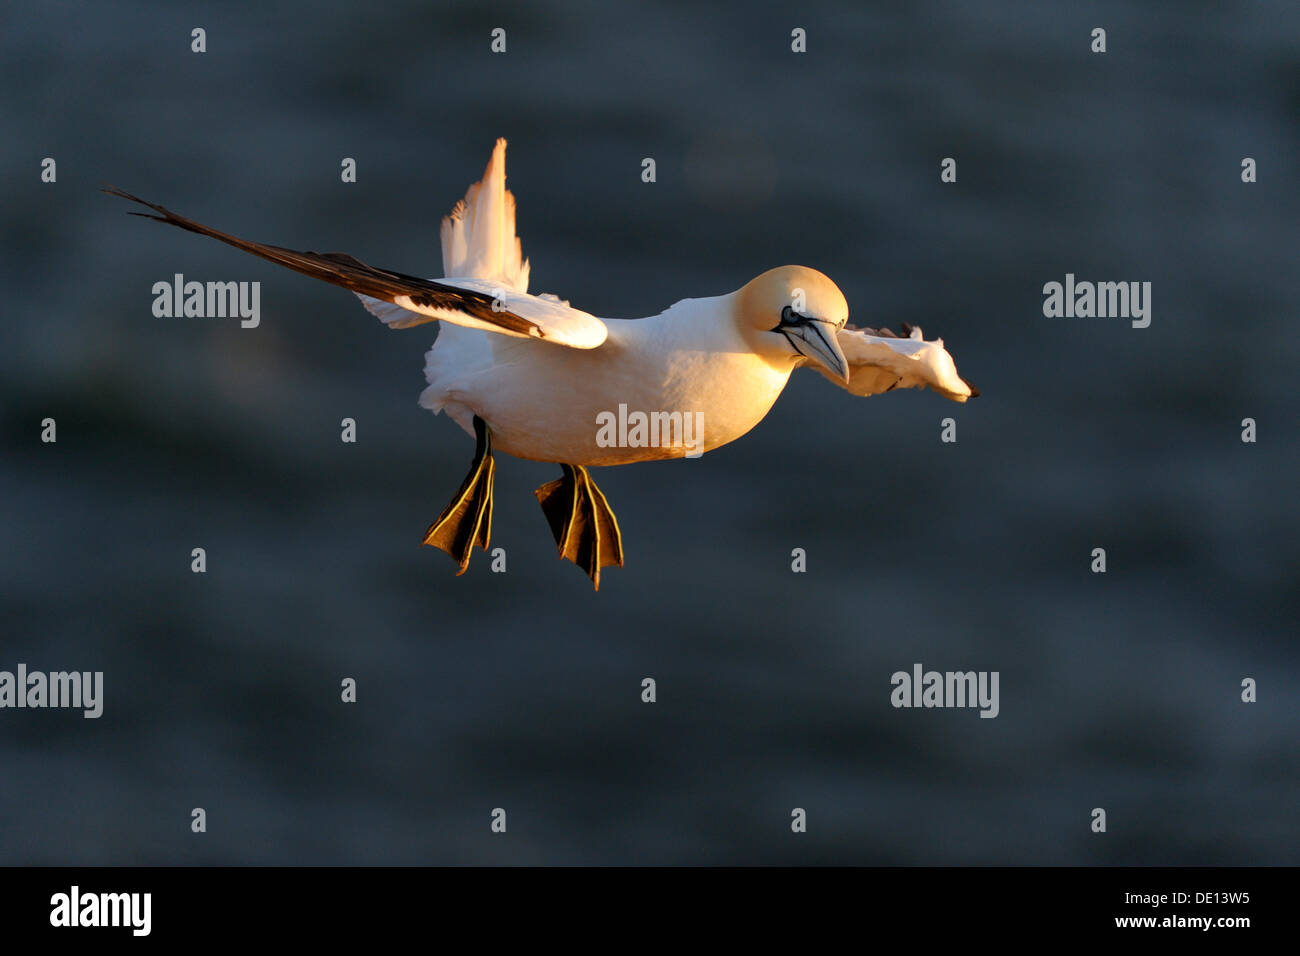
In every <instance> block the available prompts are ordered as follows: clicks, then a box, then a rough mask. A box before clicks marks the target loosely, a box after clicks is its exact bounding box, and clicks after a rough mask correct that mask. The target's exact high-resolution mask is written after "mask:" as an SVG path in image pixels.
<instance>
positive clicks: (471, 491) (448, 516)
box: [424, 415, 496, 577]
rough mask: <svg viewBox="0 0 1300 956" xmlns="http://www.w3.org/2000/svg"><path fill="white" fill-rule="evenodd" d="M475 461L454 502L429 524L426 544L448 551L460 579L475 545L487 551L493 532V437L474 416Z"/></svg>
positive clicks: (481, 421) (484, 425)
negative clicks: (457, 565) (455, 564)
mask: <svg viewBox="0 0 1300 956" xmlns="http://www.w3.org/2000/svg"><path fill="white" fill-rule="evenodd" d="M474 437H475V438H476V439H477V445H476V447H475V449H474V461H473V462H471V463H470V466H469V474H468V475H466V476H465V481H464V482H462V484H461V486H460V491H458V492H456V497H455V498H452V499H451V504H449V505H447V507H446V508H445V509H443V512H442V514H441V515H439V517H438V520H437V521H435V522H434V523H433V524H431V525H429V530H428V531H427V532H426V533H425V535H424V543H425V544H431V545H433V546H434V547H435V548H441V549H442V550H443V551H446V552H447V553H448V554H449V555H451V556H452V558H453V559H455V560H456V561H457V563H459V564H460V570H459V571H457V572H456V576H457V577H460V576H461V575H462V574H464V573H465V569H466V568H468V567H469V555H470V551H471V550H473V548H474V546H475V545H478V546H479V547H480V548H482V549H483V550H484V551H486V550H487V546H488V536H489V535H491V533H492V474H493V471H494V469H495V468H496V465H495V463H494V462H493V461H492V436H491V434H490V433H489V432H488V427H487V423H486V422H485V421H483V419H481V418H479V417H478V416H477V415H475V416H474Z"/></svg>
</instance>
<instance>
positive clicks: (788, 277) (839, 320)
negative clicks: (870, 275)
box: [736, 266, 849, 381]
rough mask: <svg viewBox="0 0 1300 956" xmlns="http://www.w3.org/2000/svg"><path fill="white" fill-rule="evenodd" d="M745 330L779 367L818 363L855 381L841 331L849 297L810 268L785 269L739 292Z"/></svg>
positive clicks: (758, 349) (756, 347) (771, 271)
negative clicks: (838, 336)
mask: <svg viewBox="0 0 1300 956" xmlns="http://www.w3.org/2000/svg"><path fill="white" fill-rule="evenodd" d="M736 305H737V318H738V321H739V324H740V327H741V332H742V334H743V335H745V337H746V339H747V340H748V341H749V342H750V344H751V346H752V347H753V348H754V350H755V351H756V352H757V353H758V354H759V355H762V356H763V357H764V358H766V359H767V360H768V361H769V362H771V363H773V364H774V365H780V364H781V363H783V362H788V363H789V364H790V367H791V368H793V367H794V366H796V365H805V364H808V363H815V364H817V365H820V366H822V367H823V368H825V369H826V370H827V371H828V372H830V373H831V374H832V375H835V376H837V377H839V378H843V379H844V380H845V381H847V380H848V377H849V364H848V362H847V361H846V360H845V358H844V353H843V352H842V351H840V346H839V343H838V342H837V341H836V339H835V336H836V333H838V332H839V330H840V329H842V328H844V324H845V323H846V322H848V320H849V304H848V302H847V301H845V298H844V293H843V292H841V291H840V290H839V287H838V286H837V285H836V284H835V283H834V282H832V281H831V280H830V278H829V277H827V276H826V275H824V274H822V273H820V272H818V271H817V270H816V269H809V268H808V267H807V266H779V267H778V268H776V269H769V270H768V271H767V272H764V273H763V274H762V275H761V276H758V277H757V278H756V279H751V280H750V281H749V282H747V283H746V284H745V285H744V287H742V288H741V289H740V290H739V291H738V292H737V293H736Z"/></svg>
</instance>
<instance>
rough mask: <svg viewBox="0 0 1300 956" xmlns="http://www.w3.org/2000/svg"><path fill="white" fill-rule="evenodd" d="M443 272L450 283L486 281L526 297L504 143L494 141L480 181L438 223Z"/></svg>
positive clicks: (525, 276) (525, 270) (524, 265)
mask: <svg viewBox="0 0 1300 956" xmlns="http://www.w3.org/2000/svg"><path fill="white" fill-rule="evenodd" d="M442 269H443V274H444V275H445V276H447V277H448V278H465V279H487V280H489V281H492V282H500V283H501V284H502V285H503V286H505V287H507V288H510V289H513V290H514V291H516V292H527V291H528V260H527V259H525V258H524V257H523V247H522V246H521V245H520V242H519V238H518V237H517V236H516V235H515V197H514V195H513V194H512V193H511V192H510V190H508V189H506V141H505V140H504V139H498V140H497V143H496V147H495V148H494V149H493V150H492V158H491V159H489V160H488V164H487V169H485V170H484V171H483V178H482V179H481V180H479V181H478V182H476V183H475V184H474V185H473V186H470V187H469V191H468V192H467V193H465V198H464V199H462V200H460V201H459V202H458V203H456V206H455V208H454V209H452V211H451V215H449V216H447V217H446V218H445V219H443V220H442Z"/></svg>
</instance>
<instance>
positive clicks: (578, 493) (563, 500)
mask: <svg viewBox="0 0 1300 956" xmlns="http://www.w3.org/2000/svg"><path fill="white" fill-rule="evenodd" d="M560 467H562V468H563V469H564V475H563V477H561V478H557V479H555V481H548V482H547V483H546V484H544V485H542V486H541V487H540V488H538V489H537V490H536V491H535V492H533V494H535V495H537V500H538V501H539V502H541V505H542V511H543V512H545V513H546V520H547V521H548V522H549V523H550V525H551V533H552V534H554V535H555V543H556V544H557V545H559V547H560V557H561V558H568V559H569V560H570V561H572V562H573V563H574V564H576V565H577V566H578V567H580V568H582V569H583V570H584V571H586V572H587V574H588V575H589V576H590V577H591V583H592V584H593V585H594V586H595V588H596V590H597V591H599V590H600V569H601V568H603V567H608V566H609V565H611V564H616V565H618V566H619V567H620V568H621V567H622V566H623V537H622V535H621V534H619V530H618V519H617V518H615V517H614V512H613V511H612V510H610V507H609V502H608V501H606V500H605V495H604V494H603V493H602V492H601V490H600V489H599V488H597V487H596V483H595V482H594V481H592V480H591V475H589V474H587V469H586V468H584V467H582V466H581V465H561V466H560Z"/></svg>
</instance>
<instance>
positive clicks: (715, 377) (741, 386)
mask: <svg viewBox="0 0 1300 956" xmlns="http://www.w3.org/2000/svg"><path fill="white" fill-rule="evenodd" d="M505 164H506V141H505V140H504V139H499V140H497V142H496V146H495V148H494V149H493V151H492V157H491V159H490V160H489V161H488V164H487V168H486V170H485V171H484V173H483V178H482V179H481V180H479V181H478V182H476V183H475V184H473V185H472V186H470V187H469V191H468V192H467V193H466V194H465V198H464V199H462V200H460V201H459V202H457V203H456V205H455V207H454V208H453V209H452V211H451V213H450V215H448V216H447V217H445V218H444V219H443V220H442V228H441V240H442V267H443V274H444V276H445V277H446V278H442V279H436V280H435V279H420V278H416V277H415V276H409V275H405V274H403V273H400V272H395V271H393V270H389V269H376V268H373V267H371V266H368V265H366V264H365V263H364V262H361V261H359V260H357V259H354V258H353V257H352V256H349V255H345V254H343V253H338V252H329V253H318V252H297V251H295V250H292V249H286V248H282V247H280V246H271V245H265V244H263V243H259V242H250V241H248V240H246V239H240V238H237V237H235V236H232V235H228V234H227V233H224V232H219V231H218V230H216V229H212V228H210V227H208V226H205V225H202V224H201V223H198V222H195V221H194V220H192V219H187V218H185V217H184V216H180V215H177V214H176V213H174V212H171V211H170V210H168V209H166V208H165V207H163V206H160V205H157V204H155V203H151V202H146V201H145V200H143V199H140V198H139V197H137V196H133V195H131V194H130V193H127V192H123V191H122V190H119V189H116V188H114V187H111V186H108V187H105V188H104V191H105V192H108V193H110V194H112V195H115V196H120V197H122V198H124V199H129V200H132V201H133V202H137V203H140V204H142V205H144V206H147V207H148V208H149V209H151V210H152V213H132V215H137V216H144V217H146V218H149V219H155V220H157V221H159V222H164V223H167V224H168V225H172V226H177V227H179V228H181V229H186V230H188V231H190V232H196V233H199V234H200V235H203V236H211V237H212V238H214V239H219V240H221V241H222V242H225V243H229V244H230V245H232V246H235V247H236V248H238V249H242V250H244V251H245V252H249V253H252V254H253V255H256V256H260V257H262V258H263V259H268V260H270V261H271V262H274V263H277V264H279V265H282V266H286V267H287V268H290V269H293V270H295V271H297V272H301V273H303V274H305V275H309V276H311V277H313V278H316V279H321V280H324V281H325V282H330V283H333V284H335V285H340V286H343V287H344V288H346V289H350V290H351V291H352V292H354V293H356V294H357V296H358V297H359V298H360V299H361V301H362V303H363V304H364V305H365V307H366V308H367V309H368V310H369V311H370V312H371V313H373V314H374V315H375V316H376V317H377V318H379V320H380V321H382V322H383V323H384V324H385V325H387V326H388V327H389V328H393V329H406V328H411V327H413V326H417V325H422V324H424V323H426V322H434V321H437V322H439V323H441V325H442V328H441V330H440V331H439V333H438V336H437V339H436V340H435V342H434V344H433V347H432V348H431V349H429V351H428V352H427V353H426V354H425V366H424V374H425V380H426V382H427V385H428V387H426V388H425V389H424V391H423V392H422V393H421V394H420V399H419V401H420V404H421V405H422V406H423V407H425V408H428V409H429V410H430V411H432V412H434V413H435V414H436V413H437V412H440V411H441V412H445V413H446V414H447V415H449V416H450V417H451V418H452V419H453V420H454V421H456V423H457V424H459V425H460V427H461V428H463V429H464V430H465V431H466V432H467V433H468V434H469V435H471V436H473V437H474V438H475V445H476V447H475V453H474V458H473V461H472V463H471V465H470V470H469V474H468V475H467V476H466V478H465V480H464V482H463V483H462V484H461V486H460V490H459V491H457V492H456V495H455V497H453V498H452V500H451V503H450V504H448V505H447V507H446V508H445V509H443V512H442V514H441V515H440V516H439V517H438V519H437V520H436V521H434V523H433V524H432V525H430V526H429V528H428V530H427V531H426V532H425V536H424V540H423V543H424V544H427V545H432V546H434V547H437V548H440V549H442V550H443V551H446V552H447V553H448V554H449V555H451V557H452V558H453V559H454V560H455V561H456V562H457V564H458V565H459V570H458V571H457V572H456V573H457V575H458V576H459V575H460V574H463V573H464V572H465V570H466V568H468V566H469V559H470V553H471V551H472V550H473V548H474V547H475V546H478V547H481V548H483V549H484V550H486V549H487V547H488V541H489V538H490V535H491V529H492V478H493V473H494V469H495V463H494V460H493V456H492V453H493V451H494V450H495V451H502V452H505V453H507V454H509V455H513V456H515V457H516V458H526V459H532V460H534V461H543V462H554V463H557V464H559V465H560V466H561V468H562V474H561V477H560V478H558V479H556V480H555V481H551V482H548V483H547V484H544V485H542V486H541V487H540V488H538V489H537V490H536V492H534V493H535V494H536V496H537V499H538V501H539V502H540V503H541V506H542V510H543V512H544V513H545V515H546V519H547V521H548V522H549V524H550V527H551V531H552V534H553V535H554V536H555V541H556V544H557V546H558V547H559V553H560V557H561V558H564V559H568V560H570V561H572V562H574V563H575V564H577V565H578V566H579V567H581V568H582V569H583V570H585V571H586V572H587V574H588V575H589V576H590V578H591V581H592V585H593V586H594V587H595V588H596V589H597V590H599V588H600V572H601V569H602V568H604V567H608V566H610V565H617V566H619V567H621V566H622V565H623V542H622V535H621V533H620V531H619V527H618V521H617V519H616V518H615V517H614V512H613V510H611V508H610V506H609V502H608V501H607V500H606V499H605V495H604V494H603V493H602V492H601V490H600V489H599V488H597V487H596V483H595V482H594V481H593V480H592V478H591V474H590V472H589V471H588V468H590V467H593V466H609V465H627V464H632V463H635V462H642V461H653V460H658V459H666V458H681V457H685V456H687V455H690V456H691V457H695V456H697V455H699V454H702V453H704V452H707V451H711V450H712V449H714V448H718V447H719V446H721V445H725V444H727V443H728V442H731V441H735V440H736V439H737V438H739V437H741V436H742V435H744V434H745V433H746V432H748V431H749V430H750V429H751V428H753V427H754V426H755V425H757V424H758V423H759V422H760V421H762V419H763V417H764V416H765V415H766V414H767V413H768V410H769V409H771V407H772V405H773V403H774V402H775V401H776V399H777V396H779V395H780V394H781V390H782V389H783V388H785V384H786V382H787V381H788V380H789V378H790V374H791V373H792V372H793V371H794V370H795V369H796V368H799V367H801V366H805V365H807V366H811V367H813V368H815V369H816V370H817V371H819V372H820V373H821V374H822V375H824V376H825V377H826V378H828V379H830V380H831V381H832V382H834V383H835V384H837V385H839V386H841V387H842V388H844V389H846V390H848V391H849V392H851V393H852V394H854V395H862V396H866V395H877V394H880V393H882V392H888V391H891V390H893V389H895V388H920V387H929V388H931V389H933V390H934V391H936V392H938V393H939V394H940V395H943V396H944V397H945V398H949V399H952V400H953V401H956V402H964V401H966V400H967V399H968V398H971V397H973V396H976V395H978V394H979V392H978V390H976V389H975V388H974V387H973V386H971V384H970V383H969V382H967V381H966V380H965V379H963V378H962V377H961V376H960V375H958V374H957V368H956V366H955V365H954V363H953V360H952V356H950V355H949V354H948V352H947V350H946V349H945V348H944V345H943V341H942V340H941V339H934V340H932V341H927V340H925V339H924V338H923V337H922V334H921V330H920V329H919V328H912V327H910V326H907V325H904V326H903V335H902V336H901V337H900V336H897V335H896V334H895V333H893V332H890V331H888V330H886V329H880V330H877V329H870V328H855V327H853V326H850V325H848V318H849V307H848V302H847V301H846V300H845V298H844V294H843V293H842V292H841V291H840V290H839V288H838V287H837V286H836V285H835V283H834V282H832V281H831V280H830V279H829V278H828V277H827V276H825V275H824V274H822V273H821V272H818V271H817V270H816V269H812V268H808V267H807V266H794V265H787V266H780V267H778V268H775V269H769V270H768V271H766V272H764V273H762V274H761V275H759V276H758V277H757V278H754V279H751V280H750V281H749V282H747V283H745V285H743V286H741V287H740V288H739V289H737V290H736V291H734V292H731V293H728V294H726V295H719V296H713V297H709V298H700V299H682V300H681V301H680V302H677V303H675V304H674V305H672V306H670V307H669V308H668V309H666V310H665V311H664V312H661V313H660V314H659V315H654V316H649V317H647V318H641V319H601V318H597V317H596V316H594V315H591V314H590V313H588V312H584V311H582V310H580V309H576V308H574V307H573V306H571V305H570V304H569V303H568V302H567V301H565V300H563V299H560V298H558V297H556V296H554V295H549V294H542V295H532V294H529V292H528V282H529V263H528V260H527V259H524V258H523V248H522V245H521V243H520V240H519V238H518V237H517V235H516V234H515V198H514V195H513V194H512V193H511V192H510V191H509V190H507V189H506V188H505V169H506V167H505ZM626 409H631V410H632V411H633V413H640V415H641V416H642V417H641V418H640V419H639V420H638V422H639V423H641V424H644V423H645V422H646V421H651V422H655V423H658V424H659V425H662V427H663V431H664V432H666V433H668V440H667V441H653V442H652V441H647V440H646V436H645V434H644V430H642V432H636V431H635V429H633V430H632V437H631V439H627V437H626V435H627V430H626V429H620V432H619V434H620V437H621V438H624V440H622V441H610V440H609V437H610V430H609V429H607V428H604V429H603V428H602V427H601V425H600V423H601V422H602V421H605V422H608V420H609V416H611V415H612V414H613V413H614V412H615V410H618V411H619V412H620V413H623V412H624V411H625V410H626ZM674 416H675V417H674ZM626 417H627V416H625V418H626ZM696 421H698V422H701V423H702V425H703V434H702V435H696V436H694V438H693V440H692V441H693V444H689V445H688V440H687V436H686V434H685V432H686V429H685V428H684V427H683V426H682V425H681V424H679V423H681V422H686V423H688V424H689V423H691V422H696ZM656 437H662V436H656Z"/></svg>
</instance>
